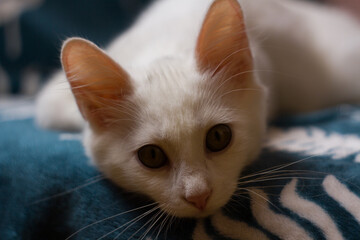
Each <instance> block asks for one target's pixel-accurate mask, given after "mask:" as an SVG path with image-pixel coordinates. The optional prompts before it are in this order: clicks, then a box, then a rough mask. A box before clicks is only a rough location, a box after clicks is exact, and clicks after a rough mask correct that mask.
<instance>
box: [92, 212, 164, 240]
mask: <svg viewBox="0 0 360 240" xmlns="http://www.w3.org/2000/svg"><path fill="white" fill-rule="evenodd" d="M157 209H158V206H156V207H154V208H152V209H150V210H148V211H147V212H145V213H143V214H141V215H139V216H137V217H135V218H134V219H132V220H130V221H128V222H126V223H124V224H122V225H121V226H119V227H117V228H115V229H114V230H112V231H110V232H108V233H107V234H105V235H103V236H101V237H100V238H98V239H97V240H100V239H103V238H105V237H106V236H108V235H110V234H111V233H113V232H116V231H117V230H119V229H121V228H123V227H124V226H126V225H128V224H130V223H131V224H130V225H128V226H127V227H126V228H125V229H124V230H123V231H121V233H119V235H117V236H116V237H115V238H114V239H116V238H117V237H118V236H120V235H121V234H122V233H124V232H125V231H126V230H127V229H128V228H129V227H131V226H132V225H134V224H135V223H137V222H138V221H140V220H141V219H143V218H144V217H146V216H147V215H149V214H150V213H152V212H154V211H155V210H157Z"/></svg>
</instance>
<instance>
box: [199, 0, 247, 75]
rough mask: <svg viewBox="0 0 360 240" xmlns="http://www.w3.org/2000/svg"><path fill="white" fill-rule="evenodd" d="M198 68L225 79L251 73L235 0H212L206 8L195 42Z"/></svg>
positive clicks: (242, 19) (243, 26) (241, 20)
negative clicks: (223, 76) (234, 75)
mask: <svg viewBox="0 0 360 240" xmlns="http://www.w3.org/2000/svg"><path fill="white" fill-rule="evenodd" d="M196 56H197V63H198V67H199V68H200V69H201V70H202V71H210V72H213V73H217V72H219V71H221V72H222V74H224V73H226V75H227V76H228V77H229V76H231V75H233V74H236V73H239V72H240V71H242V72H244V71H250V70H252V56H251V52H250V48H249V42H248V38H247V35H246V29H245V24H244V17H243V14H242V10H241V7H240V5H239V3H238V2H237V1H236V0H216V1H215V2H214V3H213V4H212V5H211V7H210V9H209V11H208V13H207V15H206V17H205V20H204V22H203V25H202V28H201V31H200V35H199V37H198V40H197V46H196Z"/></svg>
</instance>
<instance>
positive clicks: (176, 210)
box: [162, 203, 225, 218]
mask: <svg viewBox="0 0 360 240" xmlns="http://www.w3.org/2000/svg"><path fill="white" fill-rule="evenodd" d="M224 205H225V204H224V203H218V204H211V205H210V206H208V207H206V208H205V209H203V210H200V209H197V208H195V207H193V206H191V205H190V204H186V203H185V205H182V204H178V205H176V206H174V207H170V208H169V207H168V208H162V210H163V211H165V212H166V213H168V214H169V215H172V216H175V217H178V218H206V217H208V216H210V215H213V214H214V213H216V212H217V211H219V210H220V209H221V208H222V207H223V206H224Z"/></svg>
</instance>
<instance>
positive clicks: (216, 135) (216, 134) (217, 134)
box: [215, 131, 221, 142]
mask: <svg viewBox="0 0 360 240" xmlns="http://www.w3.org/2000/svg"><path fill="white" fill-rule="evenodd" d="M215 139H216V141H218V142H220V140H221V137H220V133H219V132H218V131H216V132H215Z"/></svg>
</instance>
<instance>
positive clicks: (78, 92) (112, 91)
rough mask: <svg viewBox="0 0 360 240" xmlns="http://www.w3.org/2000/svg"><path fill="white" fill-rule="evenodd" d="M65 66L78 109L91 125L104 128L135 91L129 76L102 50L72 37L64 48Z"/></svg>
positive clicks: (63, 59) (62, 56)
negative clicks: (113, 109)
mask: <svg viewBox="0 0 360 240" xmlns="http://www.w3.org/2000/svg"><path fill="white" fill-rule="evenodd" d="M61 59H62V64H63V68H64V71H65V73H66V76H67V79H68V81H69V83H70V85H71V89H72V92H73V94H74V96H75V98H76V102H77V104H78V107H79V109H80V111H81V113H82V115H83V116H84V118H85V119H87V120H88V121H89V122H90V124H92V125H94V126H96V127H103V126H104V125H105V122H106V121H107V120H109V118H112V117H113V116H112V115H113V112H112V111H111V108H112V105H114V104H117V105H121V101H122V100H123V99H124V97H125V96H126V95H129V94H130V93H131V92H132V87H131V84H130V77H129V75H128V74H127V73H126V72H125V71H124V70H123V69H122V68H121V67H120V66H119V65H118V64H117V63H116V62H114V61H113V60H112V59H111V58H110V57H108V56H107V55H106V54H105V53H104V52H103V51H102V50H101V49H100V48H98V47H97V46H96V45H94V44H93V43H91V42H89V41H86V40H84V39H79V38H73V39H70V40H68V41H66V42H65V44H64V46H63V49H62V55H61Z"/></svg>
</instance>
